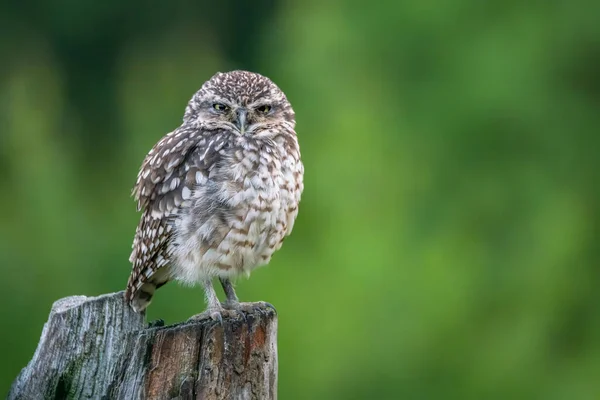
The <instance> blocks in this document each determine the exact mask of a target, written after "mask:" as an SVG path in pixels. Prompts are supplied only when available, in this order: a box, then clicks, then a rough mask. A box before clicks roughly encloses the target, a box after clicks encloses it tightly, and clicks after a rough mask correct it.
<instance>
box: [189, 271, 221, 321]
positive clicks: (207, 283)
mask: <svg viewBox="0 0 600 400" xmlns="http://www.w3.org/2000/svg"><path fill="white" fill-rule="evenodd" d="M202 288H203V289H204V295H205V296H206V303H207V305H208V307H206V311H204V312H203V313H200V314H197V315H194V316H193V317H191V318H190V319H189V320H188V321H197V320H201V319H206V318H208V317H210V318H211V319H212V320H214V321H219V322H220V323H223V317H222V316H221V314H222V311H223V307H222V306H221V302H220V301H219V298H218V297H217V293H216V292H215V288H214V287H213V284H212V279H210V278H205V279H203V280H202Z"/></svg>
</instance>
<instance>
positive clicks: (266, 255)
mask: <svg viewBox="0 0 600 400" xmlns="http://www.w3.org/2000/svg"><path fill="white" fill-rule="evenodd" d="M294 128H295V119H294V111H293V109H292V107H291V105H290V103H289V102H288V100H287V98H286V97H285V95H284V94H283V92H282V91H281V90H280V89H279V88H278V87H277V86H276V85H275V84H274V83H273V82H272V81H271V80H269V79H268V78H266V77H264V76H262V75H259V74H255V73H251V72H246V71H233V72H228V73H218V74H216V75H215V76H213V77H212V78H211V79H210V80H209V81H207V82H206V83H205V84H204V85H203V86H202V88H201V89H200V90H199V91H198V92H196V93H195V94H194V96H193V97H192V99H191V100H190V101H189V103H188V105H187V107H186V110H185V114H184V118H183V123H182V125H181V126H180V127H179V128H177V129H175V130H174V131H173V132H171V133H169V134H167V135H166V136H165V137H163V138H162V139H161V140H160V141H159V142H158V143H157V144H156V145H155V146H154V147H153V148H152V149H151V150H150V152H149V153H148V155H147V156H146V158H145V159H144V161H143V163H142V167H141V169H140V171H139V174H138V178H137V182H136V184H135V187H134V189H133V196H134V198H135V200H136V201H137V206H138V210H141V211H142V217H141V219H140V223H139V225H138V227H137V230H136V233H135V238H134V242H133V251H132V253H131V256H130V261H131V263H132V264H133V270H132V273H131V276H130V278H129V282H128V284H127V291H126V299H127V301H128V302H129V303H130V304H131V305H132V307H133V308H134V309H135V310H136V311H143V310H144V309H145V308H146V307H147V306H148V304H149V303H150V301H151V299H152V296H153V295H154V292H155V290H156V289H157V288H158V287H160V286H162V285H164V284H165V283H167V282H168V281H170V280H178V281H181V282H183V283H186V284H198V283H200V284H201V285H202V286H203V288H204V291H205V294H206V299H207V303H208V311H209V313H210V315H211V316H213V317H220V313H221V310H222V304H221V303H220V302H219V300H218V298H217V296H216V294H215V291H214V288H213V286H212V279H213V278H214V277H219V279H220V281H221V284H222V285H223V288H224V289H225V293H226V295H227V302H226V303H225V306H227V307H228V308H229V307H230V308H236V307H238V306H239V302H238V300H237V296H236V295H235V291H234V289H233V287H232V285H231V281H230V278H232V277H235V276H237V275H241V274H245V275H248V274H249V273H250V272H251V271H252V270H253V269H254V268H256V267H258V266H261V265H265V264H267V263H268V262H269V261H270V259H271V257H272V255H273V253H274V252H275V251H277V250H278V249H279V248H280V247H281V245H282V243H283V240H284V238H285V237H286V236H288V235H289V234H290V233H291V232H292V228H293V225H294V221H295V219H296V215H297V214H298V203H299V202H300V196H301V193H302V190H303V172H304V167H303V165H302V162H301V160H300V149H299V146H298V141H297V138H296V133H295V131H294Z"/></svg>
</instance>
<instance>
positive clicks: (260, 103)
mask: <svg viewBox="0 0 600 400" xmlns="http://www.w3.org/2000/svg"><path fill="white" fill-rule="evenodd" d="M194 120H196V121H198V122H201V123H203V124H204V125H205V126H206V127H208V128H213V129H218V128H221V129H227V130H230V131H232V132H234V133H235V134H238V135H248V136H254V137H260V136H270V134H272V133H273V132H275V131H276V130H277V129H278V128H281V127H288V128H290V129H288V130H292V131H293V128H294V125H295V120H294V111H293V110H292V107H291V105H290V103H289V102H288V100H287V98H286V97H285V95H284V94H283V92H282V91H281V90H280V89H279V88H278V87H277V85H275V84H274V83H273V82H272V81H271V80H270V79H269V78H266V77H264V76H262V75H259V74H256V73H253V72H247V71H232V72H227V73H217V74H216V75H214V76H213V77H212V78H211V79H210V80H209V81H207V82H206V83H205V84H204V85H203V86H202V88H201V89H200V90H199V91H198V92H197V93H196V94H195V95H194V97H192V99H191V100H190V102H189V103H188V106H187V108H186V113H185V116H184V121H194Z"/></svg>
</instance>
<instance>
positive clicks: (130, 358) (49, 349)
mask: <svg viewBox="0 0 600 400" xmlns="http://www.w3.org/2000/svg"><path fill="white" fill-rule="evenodd" d="M8 398H9V399H11V400H13V399H24V400H25V399H56V400H58V399H102V400H104V399H106V400H108V399H110V400H112V399H124V400H125V399H127V400H131V399H159V400H162V399H178V400H185V399H211V400H212V399H244V400H245V399H261V400H262V399H267V400H270V399H276V398H277V313H276V312H275V310H274V309H273V308H271V307H268V306H266V305H264V303H255V304H254V306H253V307H252V310H251V311H247V312H240V313H236V314H234V315H233V316H229V317H225V316H224V318H223V324H222V325H221V324H219V323H218V322H215V321H212V320H200V321H193V322H186V323H180V324H176V325H171V326H150V327H148V326H147V324H146V323H145V321H144V317H143V316H141V315H139V314H136V313H135V312H133V311H132V310H131V309H130V308H129V307H128V306H127V305H126V304H125V302H124V300H123V292H118V293H111V294H107V295H103V296H99V297H84V296H73V297H67V298H64V299H61V300H58V301H57V302H55V303H54V305H53V307H52V311H51V312H50V317H49V318H48V322H46V324H45V325H44V329H43V331H42V335H41V338H40V342H39V344H38V347H37V350H36V351H35V354H34V356H33V358H32V360H31V361H30V362H29V364H28V365H27V366H26V367H25V368H23V370H22V371H21V373H20V374H19V376H18V377H17V378H16V380H15V381H14V382H13V384H12V387H11V389H10V392H9V395H8Z"/></svg>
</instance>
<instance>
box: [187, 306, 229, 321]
mask: <svg viewBox="0 0 600 400" xmlns="http://www.w3.org/2000/svg"><path fill="white" fill-rule="evenodd" d="M222 312H223V309H222V308H220V307H219V308H207V309H206V311H204V312H201V313H200V314H196V315H193V316H191V317H190V318H188V320H187V322H199V321H202V320H205V319H211V320H213V321H217V322H219V324H221V325H222V324H223V316H222Z"/></svg>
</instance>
